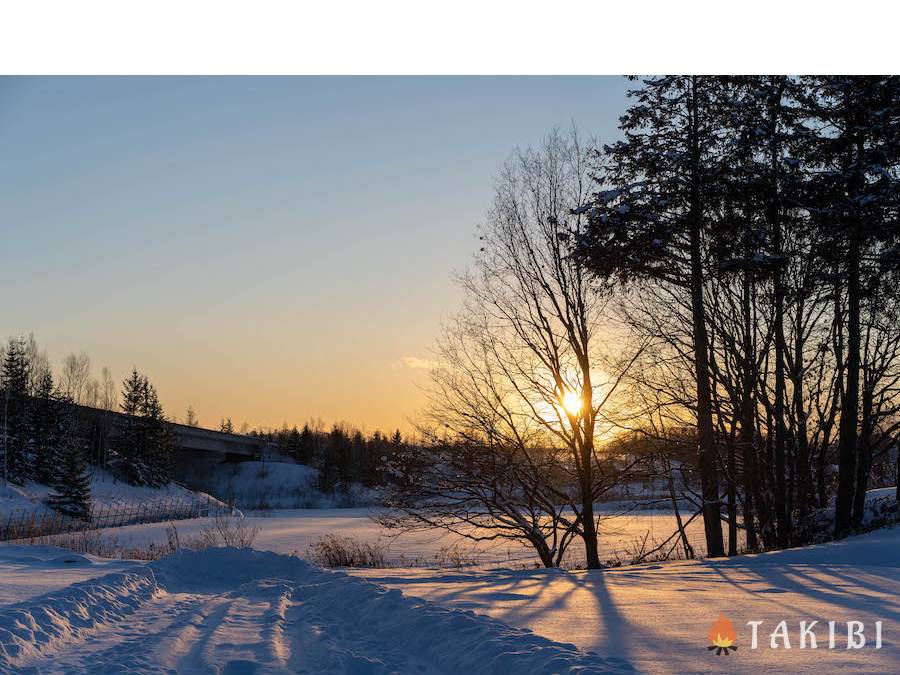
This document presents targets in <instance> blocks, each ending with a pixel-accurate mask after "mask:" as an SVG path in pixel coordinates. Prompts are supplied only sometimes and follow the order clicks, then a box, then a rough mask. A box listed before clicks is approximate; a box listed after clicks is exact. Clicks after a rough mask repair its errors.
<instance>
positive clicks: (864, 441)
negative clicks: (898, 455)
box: [852, 377, 873, 527]
mask: <svg viewBox="0 0 900 675" xmlns="http://www.w3.org/2000/svg"><path fill="white" fill-rule="evenodd" d="M865 381H866V378H865V377H863V382H865ZM872 396H873V392H871V391H869V387H868V386H863V396H862V424H861V425H860V434H859V439H858V443H857V445H858V447H859V453H858V454H859V456H858V458H857V463H856V490H855V492H854V495H853V519H852V521H853V527H859V526H860V525H862V522H863V516H864V515H865V510H866V489H867V488H868V487H869V470H870V469H871V468H872Z"/></svg>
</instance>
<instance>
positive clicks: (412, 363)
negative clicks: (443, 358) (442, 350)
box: [393, 356, 437, 370]
mask: <svg viewBox="0 0 900 675" xmlns="http://www.w3.org/2000/svg"><path fill="white" fill-rule="evenodd" d="M393 366H394V368H407V369H409V370H432V369H434V368H435V366H437V361H431V360H430V359H422V358H419V357H418V356H401V357H400V360H399V361H397V362H396V363H394V364H393Z"/></svg>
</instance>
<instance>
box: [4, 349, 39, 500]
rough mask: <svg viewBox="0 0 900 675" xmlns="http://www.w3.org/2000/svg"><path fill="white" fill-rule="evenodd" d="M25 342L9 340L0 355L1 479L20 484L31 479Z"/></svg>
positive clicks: (29, 408)
mask: <svg viewBox="0 0 900 675" xmlns="http://www.w3.org/2000/svg"><path fill="white" fill-rule="evenodd" d="M26 350H27V343H26V342H25V340H24V339H22V338H13V339H10V340H9V343H8V344H7V346H6V350H5V354H4V357H3V372H2V379H0V382H2V385H3V401H2V403H3V412H4V416H3V422H4V433H3V441H4V447H3V454H4V459H3V462H4V478H5V479H6V480H10V481H12V482H13V483H22V482H24V481H26V480H28V479H29V478H31V477H32V476H31V462H30V456H29V455H30V445H31V429H30V426H31V425H30V418H31V401H30V398H29V396H28V384H29V367H28V359H27V355H26Z"/></svg>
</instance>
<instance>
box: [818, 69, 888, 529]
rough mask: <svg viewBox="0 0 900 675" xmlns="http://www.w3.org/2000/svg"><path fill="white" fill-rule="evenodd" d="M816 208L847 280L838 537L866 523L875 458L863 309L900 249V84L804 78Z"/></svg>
mask: <svg viewBox="0 0 900 675" xmlns="http://www.w3.org/2000/svg"><path fill="white" fill-rule="evenodd" d="M803 81H804V84H805V88H806V92H805V97H804V99H803V103H804V104H805V113H806V115H807V117H808V119H809V124H808V125H809V128H810V130H811V131H810V135H809V142H808V143H807V144H806V146H805V150H806V154H805V161H806V164H807V166H808V167H809V171H810V191H809V198H808V204H809V208H810V209H811V211H812V213H813V217H814V218H815V219H816V221H817V223H818V224H819V227H820V228H821V229H822V230H823V231H824V232H825V233H826V237H827V239H828V241H827V242H826V245H825V246H824V247H822V249H821V255H822V257H823V258H824V259H825V260H826V261H827V262H830V263H831V264H833V265H834V267H836V268H837V269H838V270H839V271H840V275H839V276H840V278H841V279H844V280H846V281H845V283H844V288H845V290H846V300H847V304H846V329H847V331H846V335H847V343H846V371H845V373H846V374H845V383H844V387H843V400H842V405H841V416H840V435H839V441H838V461H839V473H838V491H837V501H836V505H835V533H836V534H837V535H838V536H840V535H843V534H845V533H846V531H847V530H848V529H849V528H850V526H851V525H852V524H856V525H858V524H859V523H860V522H861V519H862V511H863V508H862V507H863V503H864V500H865V490H866V487H867V481H868V472H869V465H870V458H869V457H867V456H865V457H860V456H859V450H860V447H859V442H858V441H859V418H860V405H861V401H860V369H861V358H862V336H861V331H860V311H861V307H862V306H863V304H864V301H865V296H866V294H867V289H868V288H869V287H870V285H871V284H870V280H871V279H872V278H873V277H877V276H879V275H881V274H883V273H884V272H885V271H887V270H888V269H891V268H895V267H896V265H897V262H898V251H900V230H898V228H897V224H896V221H897V215H898V201H900V200H898V197H900V178H898V171H900V78H897V77H893V76H873V77H859V76H822V77H808V78H804V80H803Z"/></svg>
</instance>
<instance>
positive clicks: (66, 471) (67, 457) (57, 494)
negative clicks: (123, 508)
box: [47, 400, 91, 520]
mask: <svg viewBox="0 0 900 675" xmlns="http://www.w3.org/2000/svg"><path fill="white" fill-rule="evenodd" d="M57 411H58V413H61V414H58V415H56V419H57V420H58V421H59V423H60V437H59V439H58V441H56V451H55V452H54V453H53V455H54V467H53V472H52V474H53V475H52V479H51V484H52V486H53V491H52V492H51V493H50V497H49V498H48V499H47V504H48V505H49V506H50V507H51V508H53V509H54V510H56V511H59V512H60V513H63V514H65V515H67V516H70V517H72V518H78V519H79V520H87V519H88V518H89V517H90V513H91V479H90V475H89V473H88V470H87V468H88V467H87V457H86V455H85V452H84V449H83V448H82V447H81V446H80V444H79V443H78V439H77V436H76V434H75V409H74V407H73V405H72V404H71V401H69V400H64V401H62V405H61V406H59V407H58V408H57Z"/></svg>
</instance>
